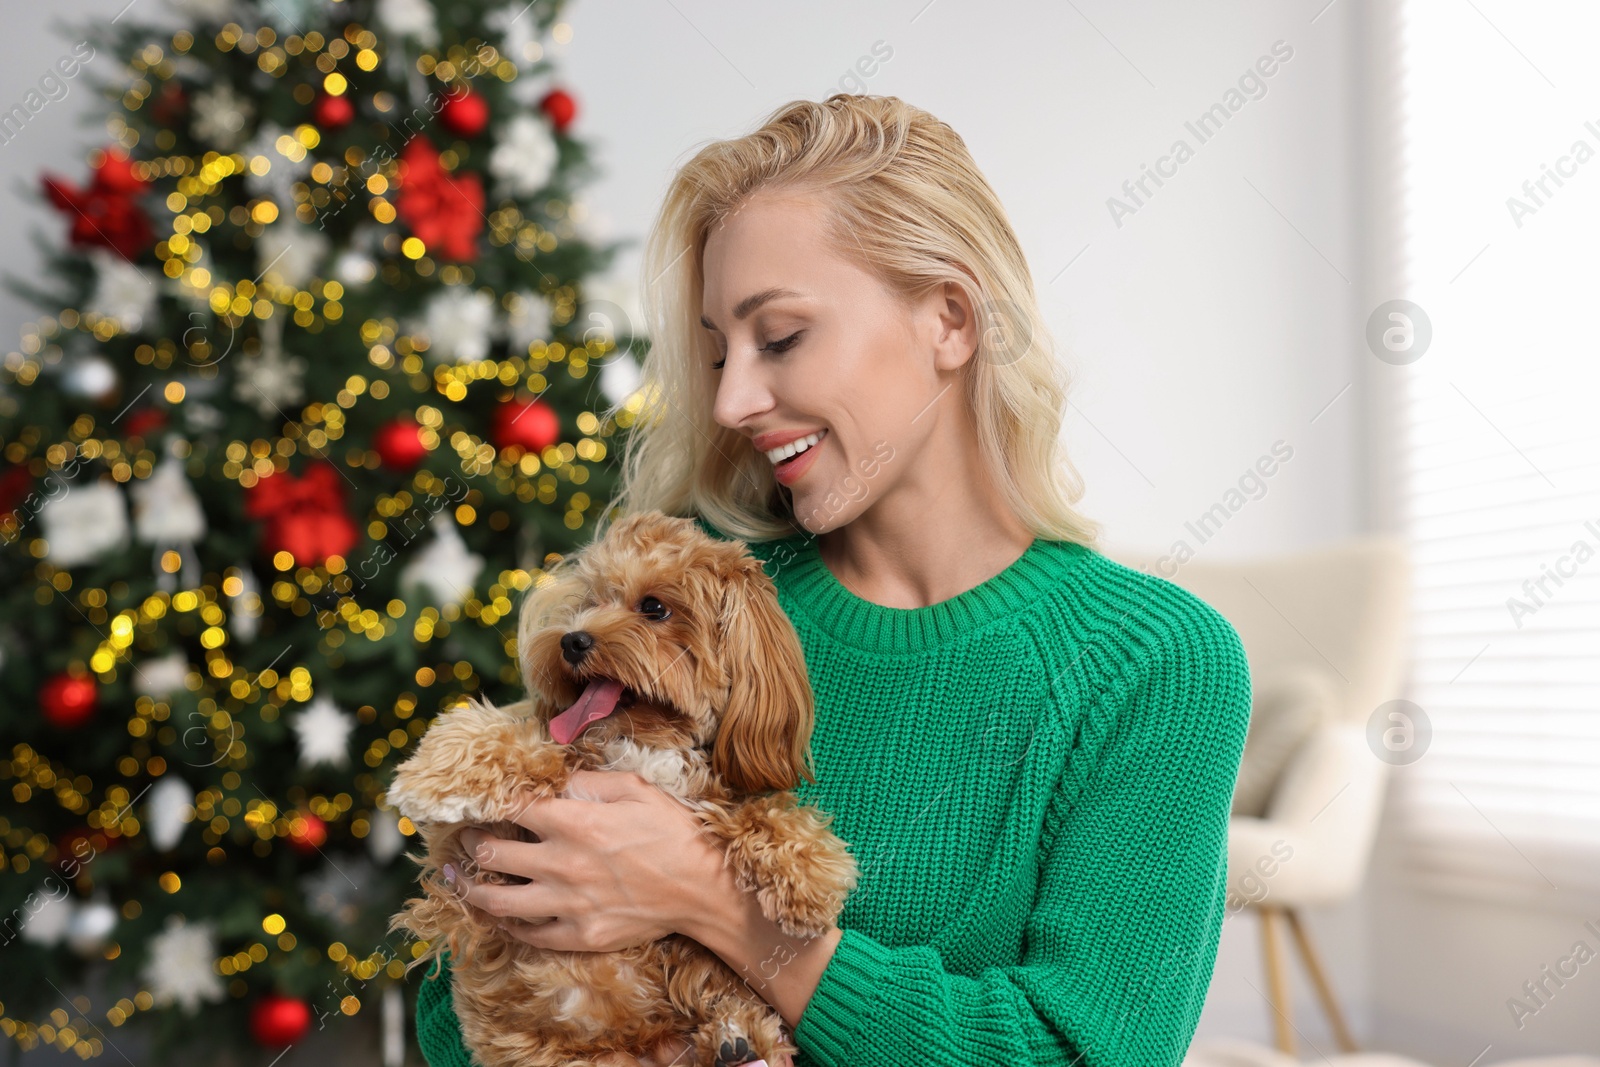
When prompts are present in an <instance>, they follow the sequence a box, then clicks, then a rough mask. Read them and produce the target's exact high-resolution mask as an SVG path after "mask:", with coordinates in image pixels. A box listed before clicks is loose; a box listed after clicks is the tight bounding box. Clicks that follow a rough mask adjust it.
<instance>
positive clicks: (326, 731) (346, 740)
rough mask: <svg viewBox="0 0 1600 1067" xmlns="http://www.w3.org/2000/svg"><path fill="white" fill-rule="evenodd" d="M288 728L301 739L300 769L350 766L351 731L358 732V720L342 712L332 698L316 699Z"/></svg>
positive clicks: (322, 697) (321, 697)
mask: <svg viewBox="0 0 1600 1067" xmlns="http://www.w3.org/2000/svg"><path fill="white" fill-rule="evenodd" d="M289 726H290V728H291V729H293V730H294V732H295V734H296V736H298V737H299V739H300V766H302V767H311V766H315V765H316V764H318V763H328V764H332V765H333V766H335V767H343V766H345V765H346V764H347V763H349V762H350V751H349V745H350V731H352V730H354V729H355V728H356V720H355V716H353V715H351V714H350V713H349V712H347V711H340V710H339V708H338V706H337V705H335V704H334V702H333V701H332V700H331V699H330V698H328V697H325V696H319V697H317V698H316V699H315V700H313V701H312V702H311V703H310V704H308V705H306V710H304V711H302V712H301V713H300V714H299V715H296V716H295V717H294V719H293V720H292V721H291V722H290V723H289Z"/></svg>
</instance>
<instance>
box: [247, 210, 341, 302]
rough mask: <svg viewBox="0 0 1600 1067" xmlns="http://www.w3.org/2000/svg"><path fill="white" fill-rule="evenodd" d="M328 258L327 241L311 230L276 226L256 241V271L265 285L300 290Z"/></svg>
mask: <svg viewBox="0 0 1600 1067" xmlns="http://www.w3.org/2000/svg"><path fill="white" fill-rule="evenodd" d="M327 254H328V239H327V238H326V237H324V236H323V235H322V234H320V233H318V232H317V231H316V230H314V229H312V228H311V227H310V226H303V225H301V224H300V223H298V222H278V223H274V224H273V225H271V226H268V227H267V228H266V229H265V230H263V231H262V233H261V236H260V237H257V238H256V257H257V258H256V270H257V272H258V276H259V277H260V278H261V279H262V280H264V281H267V282H271V283H276V284H278V285H290V286H293V287H294V288H296V289H303V288H304V287H305V284H306V283H307V282H309V281H310V280H311V279H312V278H314V277H316V274H317V268H318V267H319V266H320V265H321V264H322V260H323V258H324V257H326V256H327Z"/></svg>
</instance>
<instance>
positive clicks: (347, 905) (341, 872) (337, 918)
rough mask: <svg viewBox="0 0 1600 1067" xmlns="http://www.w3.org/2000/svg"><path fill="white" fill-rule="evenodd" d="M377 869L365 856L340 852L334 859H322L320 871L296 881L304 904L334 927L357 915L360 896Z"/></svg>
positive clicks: (368, 890)
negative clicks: (303, 898)
mask: <svg viewBox="0 0 1600 1067" xmlns="http://www.w3.org/2000/svg"><path fill="white" fill-rule="evenodd" d="M377 880H378V869H377V868H376V867H374V866H373V864H372V861H371V860H369V859H367V858H366V857H365V856H357V855H354V854H352V853H344V854H342V855H340V856H339V858H338V860H337V861H335V860H334V859H332V858H325V862H324V863H323V867H322V870H320V871H316V872H314V873H312V874H308V875H306V876H305V877H304V878H302V879H301V880H300V886H301V889H302V890H303V891H304V893H305V901H306V907H308V908H310V909H311V911H312V912H313V913H315V914H317V915H320V916H322V917H323V918H325V919H328V920H330V921H331V922H332V923H333V924H334V925H336V926H342V927H350V926H354V925H355V923H356V921H357V920H358V919H359V918H360V917H361V903H362V900H363V899H364V896H370V895H371V893H372V887H373V885H374V883H376V882H377Z"/></svg>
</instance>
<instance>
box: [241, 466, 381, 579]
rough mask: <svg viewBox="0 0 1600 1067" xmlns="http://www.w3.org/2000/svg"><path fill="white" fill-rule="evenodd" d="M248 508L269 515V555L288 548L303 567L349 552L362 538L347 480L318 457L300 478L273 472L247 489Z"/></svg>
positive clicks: (264, 540)
mask: <svg viewBox="0 0 1600 1067" xmlns="http://www.w3.org/2000/svg"><path fill="white" fill-rule="evenodd" d="M244 510H245V514H246V515H248V516H250V517H251V518H252V519H264V520H265V521H266V525H265V527H264V528H263V529H262V531H261V545H262V547H263V548H264V549H265V550H266V552H267V554H268V555H276V554H277V553H279V552H287V553H289V555H291V556H293V557H294V561H295V562H296V563H298V564H300V565H301V566H303V567H314V566H316V565H317V564H319V563H324V562H326V561H327V559H328V557H329V556H344V555H347V554H349V552H350V550H351V549H352V548H354V547H355V546H356V544H357V543H358V542H359V541H360V540H361V531H360V530H359V529H358V528H357V527H356V524H355V520H354V519H352V518H351V517H350V516H349V515H348V514H346V513H345V510H344V486H343V485H342V484H341V482H340V480H339V472H338V471H337V470H335V469H334V468H333V466H332V464H329V463H313V464H312V465H311V466H309V467H307V468H306V472H305V474H304V475H302V476H301V477H299V478H295V477H294V476H293V475H291V474H288V473H278V474H269V475H267V476H266V477H265V478H262V479H261V480H260V481H258V482H257V483H256V484H255V485H253V486H251V487H250V488H249V489H247V490H245V504H244Z"/></svg>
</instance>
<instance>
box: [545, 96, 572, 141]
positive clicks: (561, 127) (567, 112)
mask: <svg viewBox="0 0 1600 1067" xmlns="http://www.w3.org/2000/svg"><path fill="white" fill-rule="evenodd" d="M539 109H540V110H541V111H543V112H544V113H545V114H546V115H547V116H549V118H550V124H551V125H552V126H554V127H555V128H556V132H557V133H566V132H567V127H568V126H570V125H572V120H573V119H575V118H577V117H578V102H577V101H576V100H574V99H572V94H571V93H569V92H567V91H566V90H565V89H551V90H550V91H549V92H548V93H545V94H544V96H543V97H542V98H540V100H539Z"/></svg>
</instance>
